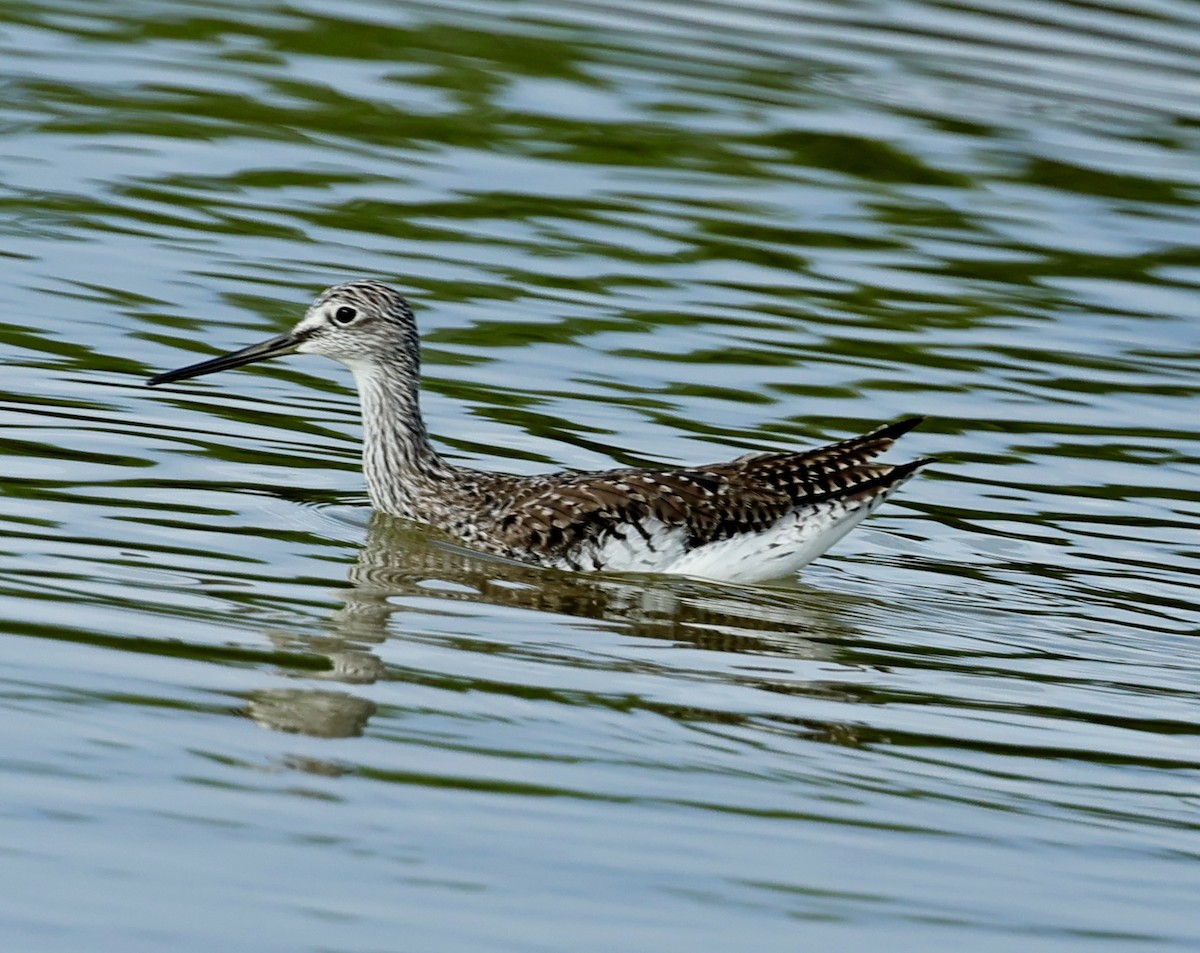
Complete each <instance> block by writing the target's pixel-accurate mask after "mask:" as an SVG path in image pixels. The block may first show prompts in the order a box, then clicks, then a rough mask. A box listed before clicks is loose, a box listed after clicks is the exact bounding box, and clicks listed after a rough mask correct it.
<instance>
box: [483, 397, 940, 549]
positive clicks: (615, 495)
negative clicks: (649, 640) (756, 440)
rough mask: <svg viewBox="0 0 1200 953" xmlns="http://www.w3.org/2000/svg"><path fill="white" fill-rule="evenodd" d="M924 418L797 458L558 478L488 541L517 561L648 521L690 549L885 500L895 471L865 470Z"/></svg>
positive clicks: (522, 496) (528, 498) (533, 493)
mask: <svg viewBox="0 0 1200 953" xmlns="http://www.w3.org/2000/svg"><path fill="white" fill-rule="evenodd" d="M921 419H922V418H919V417H916V418H909V419H908V420H903V421H899V422H897V423H895V424H889V425H888V426H886V427H882V428H880V429H879V430H876V431H873V432H872V433H869V434H864V435H863V436H861V437H854V438H852V439H850V440H844V441H842V442H840V443H836V444H830V445H829V446H826V447H820V448H817V449H815V450H809V451H805V452H802V453H767V454H751V455H748V456H745V457H740V458H738V459H737V460H732V461H730V462H728V463H719V464H713V465H711V466H706V467H696V468H690V469H683V470H664V471H656V470H614V471H609V472H604V473H580V474H569V475H568V474H561V475H557V476H556V477H555V478H550V479H547V480H545V481H538V482H535V483H533V484H528V485H526V487H525V488H524V489H523V491H522V492H520V493H518V494H516V495H515V496H514V497H513V498H511V499H510V500H508V501H506V504H507V505H506V506H505V507H504V511H503V513H502V514H501V515H499V516H498V518H497V521H496V526H495V530H494V534H495V536H496V537H497V538H499V539H500V540H501V541H502V543H503V544H504V545H506V546H508V547H509V548H510V550H511V552H513V553H514V554H520V553H524V552H539V553H542V554H553V555H554V556H562V555H565V554H567V553H569V552H571V551H573V550H574V549H575V548H576V547H578V546H579V545H580V544H582V543H585V542H589V541H594V542H599V541H601V540H603V539H604V538H605V537H607V536H623V535H624V534H626V533H631V532H633V533H641V534H643V535H646V534H647V530H646V524H648V523H650V522H651V521H655V522H659V523H662V524H663V525H665V526H668V527H675V526H681V527H684V528H686V530H687V533H688V545H689V548H690V547H695V546H699V545H703V544H704V543H708V542H713V541H715V540H720V539H726V538H729V537H731V536H736V535H738V534H740V533H753V532H760V531H762V530H765V529H767V528H768V527H770V526H772V525H773V524H774V523H775V522H777V521H778V520H779V519H780V518H782V517H783V516H785V515H787V514H788V513H790V512H792V511H793V510H796V509H800V508H802V507H805V506H809V505H816V504H818V503H821V502H823V501H826V500H830V499H833V498H838V499H844V500H846V501H847V502H852V501H854V500H855V499H858V498H869V497H870V496H873V495H876V494H877V493H879V492H882V490H883V489H885V488H886V486H887V485H890V484H891V483H892V482H894V481H892V480H891V479H889V477H890V476H891V475H892V474H893V472H894V471H896V470H897V468H894V467H891V466H888V465H886V464H870V463H868V462H867V461H869V460H870V459H871V458H873V457H875V456H877V455H878V454H880V453H882V452H883V451H885V450H887V449H888V448H889V447H891V446H892V444H893V443H894V442H895V439H896V437H898V436H899V435H900V434H902V433H905V432H906V431H908V430H911V429H912V428H913V427H915V426H916V425H917V424H918V423H920V421H921ZM899 476H900V474H897V478H899Z"/></svg>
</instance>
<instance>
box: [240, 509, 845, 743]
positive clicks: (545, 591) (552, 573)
mask: <svg viewBox="0 0 1200 953" xmlns="http://www.w3.org/2000/svg"><path fill="white" fill-rule="evenodd" d="M348 583H349V585H348V587H347V588H346V589H345V590H343V591H342V593H341V595H342V598H343V599H344V605H343V606H342V607H341V608H340V609H339V610H337V611H336V612H335V613H334V614H333V616H332V617H331V619H330V622H329V629H328V633H327V634H326V635H324V636H322V637H318V638H312V637H300V636H295V635H290V634H284V633H274V634H273V635H272V636H271V638H272V641H273V642H274V643H275V644H276V646H277V647H278V648H279V649H281V650H286V651H292V652H296V651H301V652H304V653H306V654H314V653H315V654H318V655H322V656H324V657H325V658H326V659H327V660H328V663H329V667H328V669H326V670H325V671H322V672H312V671H304V672H303V673H298V674H303V676H304V677H305V678H306V679H311V678H313V677H317V678H323V679H326V680H329V681H334V682H338V683H341V684H342V685H353V684H369V683H372V682H375V681H378V680H386V679H405V680H408V681H420V680H421V677H420V675H419V674H414V673H413V672H411V671H404V672H399V671H395V670H389V667H388V666H387V665H385V663H384V662H383V660H382V659H380V658H379V657H378V656H377V655H375V654H374V653H373V652H372V651H371V650H370V647H371V646H372V645H378V644H380V643H382V642H384V641H385V640H388V639H395V638H397V637H398V636H401V635H402V632H400V631H398V628H397V626H396V625H395V624H393V623H392V622H391V617H392V615H393V614H394V613H398V612H403V611H411V609H410V607H407V606H405V604H404V603H405V601H406V599H408V598H411V597H421V598H422V599H437V600H444V601H447V602H459V603H470V604H476V605H478V604H480V603H482V604H485V605H492V606H502V607H511V608H518V609H523V610H528V611H533V612H548V613H554V614H557V615H565V616H575V617H579V618H585V619H595V620H603V621H604V622H605V623H606V624H607V625H611V624H613V623H616V624H618V625H623V626H624V627H625V629H626V631H627V632H628V633H629V634H630V635H634V636H638V637H641V638H646V639H656V640H661V641H665V642H669V643H671V644H673V645H678V646H684V647H693V648H696V649H703V650H707V651H716V652H725V653H738V654H744V655H747V656H758V657H760V658H761V659H762V661H761V662H759V663H757V664H756V665H755V666H753V668H754V669H755V670H753V671H752V670H751V668H752V667H751V666H749V665H748V666H746V667H745V669H744V670H742V671H740V672H739V673H738V674H735V675H732V676H729V677H731V678H732V679H733V680H734V681H736V682H738V683H739V684H743V685H751V686H755V687H759V688H762V689H766V690H768V691H771V692H777V693H788V694H792V693H803V694H809V695H816V696H821V697H838V698H841V697H843V692H844V689H837V690H834V689H832V688H831V687H826V686H822V685H819V684H814V683H802V684H798V683H796V682H795V681H794V680H792V679H786V680H785V679H782V678H776V679H772V677H771V674H770V671H769V659H770V658H772V657H774V658H781V657H783V658H792V659H795V658H807V659H814V658H831V657H833V654H834V649H833V648H832V647H831V646H830V644H829V643H830V642H831V641H832V640H838V639H845V638H846V637H848V636H850V635H851V634H852V630H851V629H850V628H849V627H848V626H847V623H846V622H845V621H844V620H843V619H840V618H839V617H837V616H836V615H835V614H834V613H833V612H832V610H830V609H829V608H827V607H826V608H822V607H813V606H812V605H811V602H812V600H810V599H806V593H805V591H804V590H803V589H797V588H767V587H747V588H742V587H736V586H729V585H721V584H715V583H711V582H707V581H700V580H689V579H686V578H681V577H668V576H644V577H636V576H616V575H609V576H605V575H592V574H581V573H568V572H560V571H556V570H549V569H542V568H538V567H534V566H528V565H524V564H521V563H513V562H507V561H505V560H501V559H497V558H495V557H492V556H487V555H483V554H479V553H475V552H472V551H471V550H468V549H464V548H462V547H460V546H458V545H456V544H454V543H452V542H449V541H446V540H442V539H439V538H432V537H431V536H430V534H429V531H428V530H427V529H424V528H421V527H418V526H416V525H415V524H412V523H409V522H407V521H405V520H401V519H397V518H395V517H392V516H388V515H386V514H384V513H379V512H375V513H373V514H372V516H371V520H370V524H369V526H368V532H367V539H366V542H365V544H364V546H363V547H362V549H361V551H360V553H359V556H358V559H357V560H356V562H355V564H354V566H353V567H352V568H351V569H350V572H349V578H348ZM809 636H813V638H810V637H809ZM814 639H819V641H816V640H814ZM541 657H543V658H553V657H554V656H553V655H549V654H544V655H542V656H541ZM562 657H563V660H564V662H565V663H572V662H574V663H576V664H577V662H578V660H577V659H574V658H571V657H568V656H567V655H563V656H562ZM622 665H623V667H624V668H626V669H627V670H630V669H633V670H640V671H651V672H654V671H659V672H666V673H671V672H673V671H675V669H674V668H672V666H671V665H669V664H663V663H655V662H650V661H645V660H636V661H635V660H627V661H625V662H623V663H622ZM431 681H435V682H437V683H439V684H440V683H441V682H443V681H444V678H442V677H439V678H437V679H432V680H431ZM637 704H638V705H639V707H642V708H644V709H646V710H652V711H656V712H658V713H660V714H663V715H666V716H668V717H671V718H675V719H679V720H688V721H708V722H713V723H724V724H739V723H742V722H744V721H746V720H747V719H746V716H743V715H739V714H737V713H731V712H728V711H716V710H708V709H704V708H701V707H694V708H693V707H690V706H687V707H685V706H679V705H665V704H658V703H654V702H650V701H646V700H639V701H638V702H637ZM374 711H375V706H374V703H373V702H370V701H368V700H366V699H363V698H361V697H358V696H356V695H353V694H351V693H348V692H346V691H341V690H339V691H331V690H323V689H301V688H287V689H282V688H275V689H269V690H265V691H262V692H259V693H256V694H254V695H253V696H252V697H251V699H250V704H249V706H248V709H247V713H248V714H249V715H250V716H251V717H252V718H253V719H254V720H255V721H257V722H258V723H260V724H262V725H264V726H266V727H270V728H273V729H276V730H281V731H289V732H300V733H304V734H308V735H314V736H318V737H326V738H331V737H345V736H350V735H357V734H361V733H362V731H363V729H364V727H365V725H366V723H367V721H368V720H369V718H370V717H371V715H373V714H374ZM764 719H765V720H766V721H769V722H771V724H770V725H766V724H764ZM754 720H755V724H757V725H758V726H760V727H768V728H773V729H774V730H781V729H782V730H788V731H791V732H801V733H803V734H805V735H806V736H810V737H818V738H824V739H826V740H836V741H839V742H846V741H853V738H852V737H849V736H848V735H847V729H846V726H844V725H828V724H824V723H820V722H815V721H813V722H810V721H807V720H801V719H792V718H787V717H784V716H778V715H774V716H761V715H760V716H756V718H755V719H754Z"/></svg>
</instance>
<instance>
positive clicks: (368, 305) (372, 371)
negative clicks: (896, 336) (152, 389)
mask: <svg viewBox="0 0 1200 953" xmlns="http://www.w3.org/2000/svg"><path fill="white" fill-rule="evenodd" d="M294 353H300V354H322V355H324V356H325V357H330V358H333V359H334V360H336V361H340V362H341V363H343V364H345V365H346V366H347V367H349V368H350V370H351V372H353V374H354V379H355V382H356V384H357V385H358V392H359V400H360V402H361V405H362V418H363V473H364V476H365V477H366V483H367V490H368V493H369V495H370V498H371V503H372V504H373V505H374V506H375V508H376V509H379V510H383V511H384V512H386V513H390V514H392V515H394V516H399V517H403V518H405V519H409V520H416V521H419V522H422V523H426V524H429V525H430V526H433V527H434V528H436V529H438V530H440V531H442V532H443V533H446V534H448V535H449V536H451V537H454V538H456V539H458V540H459V541H461V542H463V543H465V544H466V545H468V546H470V547H473V548H475V549H478V550H482V551H484V552H487V553H492V554H494V555H498V556H504V557H507V558H510V559H515V560H518V561H521V562H526V563H534V564H537V565H541V566H549V567H554V568H558V569H568V570H574V571H584V572H586V571H607V572H651V573H676V574H682V575H690V576H701V577H707V578H710V579H720V580H725V581H731V582H761V581H765V580H768V579H777V578H780V577H783V576H787V575H791V574H792V573H794V572H796V571H797V570H798V569H800V567H802V566H804V565H805V564H806V563H809V562H811V561H812V560H813V559H815V558H817V557H818V556H820V555H821V554H822V553H824V552H825V550H827V549H828V548H829V547H830V546H832V545H833V544H834V543H836V542H837V541H838V540H839V539H841V538H842V537H843V536H845V535H846V534H847V533H848V532H850V530H852V529H853V528H854V527H855V526H856V525H858V523H859V522H860V521H861V520H862V519H863V518H864V517H866V516H867V515H868V514H869V513H871V512H872V511H873V510H874V509H875V508H876V507H878V506H879V504H880V503H882V502H883V500H884V499H886V498H887V497H888V496H889V495H890V494H891V493H892V492H893V491H894V490H895V489H896V488H897V487H899V486H900V484H902V483H903V482H904V481H905V480H907V479H909V478H910V477H911V476H912V475H913V474H914V473H916V472H917V471H918V470H919V469H920V468H921V467H923V466H925V465H926V464H927V463H929V462H930V461H929V460H928V459H920V460H913V461H911V462H909V463H900V464H887V463H879V462H876V461H875V458H876V457H877V456H879V455H880V454H881V453H883V452H884V451H885V450H887V449H888V448H890V447H891V446H892V444H893V443H894V442H895V440H896V438H897V437H899V436H900V435H902V434H904V433H906V432H907V431H909V430H911V429H912V428H913V427H915V426H916V425H917V424H919V423H920V422H921V421H922V420H923V419H924V418H923V417H908V418H906V419H904V420H899V421H897V422H895V423H892V424H888V425H886V426H884V427H880V428H879V429H877V430H873V431H871V432H870V433H867V434H863V435H862V436H858V437H851V438H850V439H849V440H843V441H841V442H839V443H834V444H830V445H828V446H823V447H818V448H816V449H813V450H802V451H797V452H787V453H751V454H746V455H745V456H741V457H738V458H737V459H736V460H731V461H727V462H724V463H714V464H708V465H704V466H696V467H683V468H679V469H636V468H632V469H618V470H599V471H586V472H580V471H561V472H556V473H547V474H536V475H532V476H526V475H518V474H512V473H496V472H489V471H483V470H474V469H471V468H468V467H461V466H458V465H456V464H453V463H451V462H449V461H448V460H446V459H445V458H443V457H442V456H441V455H440V454H439V453H438V452H437V451H436V450H435V449H434V447H433V445H432V444H431V443H430V441H429V434H428V432H427V431H426V429H425V421H424V418H423V417H422V416H421V407H420V366H421V357H420V342H419V339H418V335H417V325H416V320H415V319H414V317H413V312H412V309H411V308H410V307H409V304H408V302H407V301H406V300H405V299H404V298H403V297H402V296H401V295H400V293H399V292H397V291H396V290H395V289H394V288H392V287H390V286H388V285H385V284H383V283H381V282H378V281H369V280H363V281H351V282H348V283H346V284H341V285H335V286H334V287H332V288H329V289H327V290H326V291H324V292H323V293H322V294H321V295H320V296H318V297H317V299H316V301H314V302H313V304H312V306H311V307H309V309H308V312H307V313H306V314H305V316H304V318H303V319H302V320H301V321H300V322H299V323H298V324H297V325H296V326H295V327H294V328H293V329H292V330H291V331H289V332H287V333H286V334H281V335H280V336H278V337H274V338H271V339H270V340H268V341H263V342H262V343H260V344H252V345H251V346H250V347H247V348H243V349H241V350H239V351H233V352H231V353H229V354H225V355H223V356H221V357H217V358H213V359H212V360H209V361H203V362H201V363H199V364H192V365H189V366H188V367H182V368H179V369H178V370H174V371H167V372H165V373H163V374H159V375H157V376H156V377H152V378H150V380H149V382H148V383H150V384H166V383H170V382H172V381H179V380H184V379H185V378H190V377H199V376H200V375H201V374H211V373H214V372H215V371H223V370H227V369H229V368H232V367H241V366H242V365H243V364H250V363H252V362H254V361H262V360H266V359H267V358H272V357H279V356H281V355H284V354H294Z"/></svg>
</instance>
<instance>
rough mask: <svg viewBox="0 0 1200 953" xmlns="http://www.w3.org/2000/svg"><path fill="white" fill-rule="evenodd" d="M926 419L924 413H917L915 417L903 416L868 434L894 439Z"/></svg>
mask: <svg viewBox="0 0 1200 953" xmlns="http://www.w3.org/2000/svg"><path fill="white" fill-rule="evenodd" d="M927 419H928V418H926V416H925V415H924V414H918V415H917V416H915V417H905V418H904V419H903V420H897V421H896V422H895V423H891V424H884V425H883V426H882V427H880V428H879V429H878V430H875V431H872V432H871V433H870V434H868V436H870V437H874V438H883V439H884V440H895V439H896V438H897V437H902V436H904V435H905V434H906V433H908V432H909V431H910V430H912V429H914V428H915V427H919V426H921V424H923V423H925V421H926V420H927Z"/></svg>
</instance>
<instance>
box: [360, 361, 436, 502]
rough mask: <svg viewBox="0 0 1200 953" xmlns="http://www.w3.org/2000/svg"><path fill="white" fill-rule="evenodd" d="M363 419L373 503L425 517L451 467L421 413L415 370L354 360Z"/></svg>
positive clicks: (365, 465)
mask: <svg viewBox="0 0 1200 953" xmlns="http://www.w3.org/2000/svg"><path fill="white" fill-rule="evenodd" d="M349 367H350V370H351V371H353V372H354V380H355V383H357V385H358V393H359V400H360V401H361V403H362V420H363V476H364V477H365V478H366V481H367V492H368V493H369V494H370V497H371V503H372V505H373V506H374V507H375V508H376V509H379V510H383V511H384V512H386V513H391V514H393V515H394V516H403V517H407V518H408V519H425V518H426V517H425V516H424V514H423V511H424V510H425V506H424V505H423V502H424V501H425V500H427V499H428V498H429V497H430V496H431V495H435V494H436V492H437V487H438V484H439V481H441V480H444V479H445V478H446V477H447V476H449V474H450V470H451V467H450V465H449V464H447V463H446V462H445V461H444V460H443V459H442V458H441V457H440V456H439V455H438V453H437V451H436V450H434V449H433V446H432V444H430V442H429V434H428V432H427V431H426V430H425V421H424V419H423V418H422V416H421V402H420V392H419V382H418V378H417V374H416V373H415V370H412V369H409V368H406V367H404V366H403V365H401V364H399V363H393V362H390V361H380V362H370V363H367V362H363V363H357V362H356V363H353V364H349Z"/></svg>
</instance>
